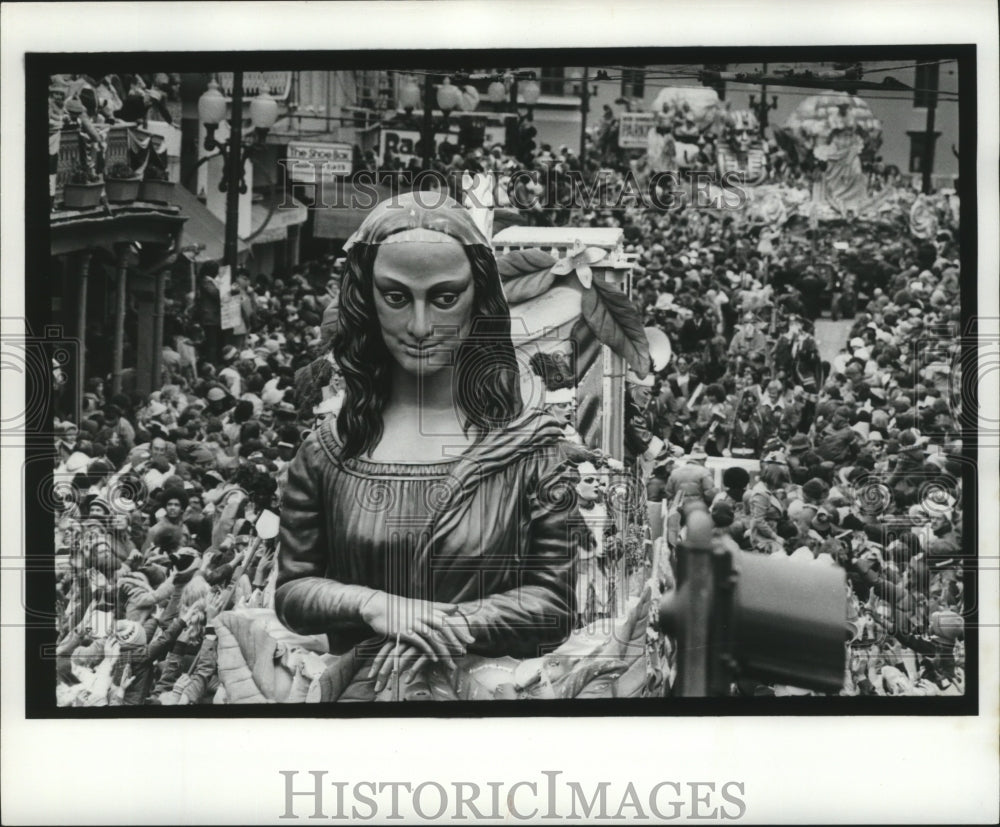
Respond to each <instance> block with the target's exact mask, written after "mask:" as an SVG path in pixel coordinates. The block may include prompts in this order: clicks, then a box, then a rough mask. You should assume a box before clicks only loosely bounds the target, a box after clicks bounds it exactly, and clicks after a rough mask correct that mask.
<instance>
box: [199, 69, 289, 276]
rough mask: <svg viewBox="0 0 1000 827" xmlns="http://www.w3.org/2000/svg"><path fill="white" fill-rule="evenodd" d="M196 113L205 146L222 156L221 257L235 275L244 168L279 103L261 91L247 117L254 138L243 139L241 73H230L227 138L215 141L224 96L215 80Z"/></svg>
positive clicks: (245, 188)
mask: <svg viewBox="0 0 1000 827" xmlns="http://www.w3.org/2000/svg"><path fill="white" fill-rule="evenodd" d="M198 114H199V117H200V119H201V121H202V123H204V124H205V130H206V134H205V149H206V150H207V151H208V152H212V151H213V150H218V151H219V154H220V155H221V156H222V178H221V179H220V180H219V190H220V192H224V193H225V194H226V235H225V247H224V252H223V256H224V259H225V263H226V264H227V265H228V266H229V272H230V274H231V275H233V276H235V275H236V265H237V255H238V251H239V225H240V195H243V194H245V193H246V191H247V182H246V177H245V175H244V168H245V166H246V162H247V159H248V158H249V157H250V150H251V149H253V147H254V146H255V145H257V144H262V143H263V142H264V138H265V137H266V135H267V131H268V130H269V129H270V128H271V127H272V126H274V122H275V121H276V120H277V119H278V103H277V101H275V100H274V98H272V97H271V96H270V95H269V94H268V93H267V92H266V91H264V90H261V91H260V92H259V93H258V94H257V97H255V98H254V99H253V100H252V101H251V102H250V120H251V122H252V123H253V126H254V132H255V136H256V137H255V139H254V140H253V141H251V142H250V143H248V144H246V145H244V142H243V72H233V97H232V101H231V108H230V115H229V138H228V139H227V140H225V141H218V140H216V138H215V130H216V129H217V128H218V126H219V124H220V123H222V121H224V120H225V118H226V99H225V97H224V96H223V95H222V92H221V91H220V90H219V84H218V83H216V82H215V81H214V80H213V81H211V82H210V83H209V85H208V89H206V90H205V92H204V93H203V94H202V96H201V97H200V98H199V99H198Z"/></svg>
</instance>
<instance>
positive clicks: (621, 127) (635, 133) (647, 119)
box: [618, 112, 654, 149]
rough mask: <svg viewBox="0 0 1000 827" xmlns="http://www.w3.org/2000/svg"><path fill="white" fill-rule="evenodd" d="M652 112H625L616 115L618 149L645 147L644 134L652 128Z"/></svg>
mask: <svg viewBox="0 0 1000 827" xmlns="http://www.w3.org/2000/svg"><path fill="white" fill-rule="evenodd" d="M653 123H654V121H653V113H652V112H625V113H623V114H621V115H619V116H618V147H619V149H645V148H646V136H647V135H648V134H649V130H650V129H652V128H653Z"/></svg>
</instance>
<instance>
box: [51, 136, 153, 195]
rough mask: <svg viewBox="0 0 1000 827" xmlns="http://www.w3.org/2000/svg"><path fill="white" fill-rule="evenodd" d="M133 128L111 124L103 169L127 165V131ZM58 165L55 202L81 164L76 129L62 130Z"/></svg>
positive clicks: (78, 137) (78, 138)
mask: <svg viewBox="0 0 1000 827" xmlns="http://www.w3.org/2000/svg"><path fill="white" fill-rule="evenodd" d="M134 127H135V124H134V123H119V124H112V125H111V127H110V128H109V129H108V134H107V143H106V148H105V150H104V168H105V169H108V168H110V167H112V166H114V165H115V164H127V163H128V131H129V130H130V129H132V128H134ZM59 139H60V140H59V165H58V167H57V169H56V201H58V200H59V197H60V196H61V195H62V191H63V187H64V186H65V184H66V181H67V180H69V177H70V175H72V173H73V170H75V169H77V168H78V167H79V166H80V165H81V164H80V161H81V158H80V150H81V147H80V130H79V128H78V127H71V128H68V129H64V130H63V131H62V133H61V134H60V136H59Z"/></svg>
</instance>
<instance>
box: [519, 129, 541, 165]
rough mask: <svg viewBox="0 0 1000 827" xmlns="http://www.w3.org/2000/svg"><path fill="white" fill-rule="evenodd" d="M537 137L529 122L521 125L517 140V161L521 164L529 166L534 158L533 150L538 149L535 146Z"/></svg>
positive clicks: (536, 131) (536, 132)
mask: <svg viewBox="0 0 1000 827" xmlns="http://www.w3.org/2000/svg"><path fill="white" fill-rule="evenodd" d="M537 135H538V130H537V129H535V127H534V126H533V125H532V124H531V123H530V122H529V121H523V122H522V123H521V126H520V129H519V134H518V138H517V159H518V160H519V161H520V162H521V163H522V164H530V163H531V161H532V159H533V158H534V156H535V150H536V149H537V148H538V146H537V145H536V144H535V137H536V136H537Z"/></svg>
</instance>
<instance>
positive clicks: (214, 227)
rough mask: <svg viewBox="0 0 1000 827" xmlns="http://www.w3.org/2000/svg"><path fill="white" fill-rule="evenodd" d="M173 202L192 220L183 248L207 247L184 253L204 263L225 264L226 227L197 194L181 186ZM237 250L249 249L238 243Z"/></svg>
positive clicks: (189, 222) (175, 190)
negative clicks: (222, 261)
mask: <svg viewBox="0 0 1000 827" xmlns="http://www.w3.org/2000/svg"><path fill="white" fill-rule="evenodd" d="M173 200H174V203H176V204H177V206H178V207H180V208H181V214H182V215H186V216H187V219H188V220H187V221H186V222H185V223H184V233H183V234H182V236H181V248H182V249H183V248H184V247H192V246H195V245H199V244H200V245H203V247H202V249H200V250H198V251H197V252H196V251H195V250H187V251H185V253H184V254H185V255H186V256H188V258H191V259H198V260H200V261H207V260H212V261H221V260H222V258H223V256H224V255H225V246H226V225H225V224H224V223H223V222H222V221H220V220H219V219H218V218H216V217H215V215H214V214H213V213H212V211H211V210H210V209H209V208H208V207H206V206H205V205H204V204H202V203H201V201H199V200H198V198H197V197H196V196H195V195H194V193H192V192H191V191H190V190H189V189H187V188H186V187H184V186H182V185H180V184H177V185H176V186H175V187H174V192H173ZM237 249H238V250H239V252H241V253H245V252H246V251H247V250H248V249H249V248H248V247H247V245H246V244H245V243H244V242H242V241H238V242H237Z"/></svg>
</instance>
